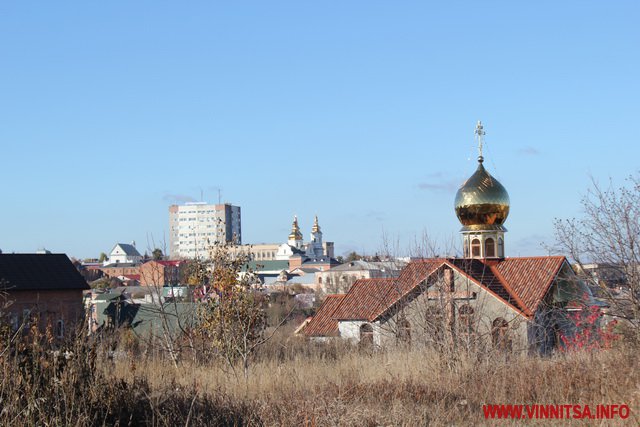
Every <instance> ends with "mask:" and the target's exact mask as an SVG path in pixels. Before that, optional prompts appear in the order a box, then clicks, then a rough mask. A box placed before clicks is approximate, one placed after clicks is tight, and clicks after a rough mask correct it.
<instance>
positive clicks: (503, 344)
mask: <svg viewBox="0 0 640 427" xmlns="http://www.w3.org/2000/svg"><path fill="white" fill-rule="evenodd" d="M491 342H492V344H493V348H495V349H497V350H502V351H511V340H510V339H509V323H507V321H506V320H505V319H503V318H502V317H498V318H497V319H495V320H494V321H493V323H492V324H491Z"/></svg>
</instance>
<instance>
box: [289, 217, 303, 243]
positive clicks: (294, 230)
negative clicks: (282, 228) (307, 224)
mask: <svg viewBox="0 0 640 427" xmlns="http://www.w3.org/2000/svg"><path fill="white" fill-rule="evenodd" d="M289 240H302V233H301V232H300V227H298V217H297V216H294V217H293V224H291V233H289Z"/></svg>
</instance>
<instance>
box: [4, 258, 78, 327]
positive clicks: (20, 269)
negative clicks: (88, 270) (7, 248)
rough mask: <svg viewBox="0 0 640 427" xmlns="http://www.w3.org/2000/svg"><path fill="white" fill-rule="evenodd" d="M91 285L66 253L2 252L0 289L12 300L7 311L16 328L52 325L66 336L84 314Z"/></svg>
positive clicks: (6, 298) (5, 297)
mask: <svg viewBox="0 0 640 427" xmlns="http://www.w3.org/2000/svg"><path fill="white" fill-rule="evenodd" d="M88 289H89V285H87V282H86V281H85V280H84V278H83V277H82V276H81V275H80V273H79V272H78V270H77V269H76V268H75V267H74V265H73V264H72V263H71V261H70V260H69V258H68V257H67V256H66V255H65V254H0V292H1V294H2V297H3V298H4V299H5V300H6V301H7V302H8V303H9V306H8V308H7V309H6V310H5V313H4V314H5V315H7V316H8V318H9V321H10V323H11V326H12V327H13V328H14V330H15V329H18V328H19V327H23V328H24V330H28V329H29V327H31V326H33V325H37V326H38V327H39V328H40V330H41V331H45V329H46V328H47V327H50V328H51V329H52V331H54V334H55V336H57V337H58V338H63V337H64V336H65V333H66V332H68V331H69V329H70V328H71V327H72V326H74V325H75V324H76V323H77V322H78V321H79V320H80V319H81V318H82V317H83V315H84V309H83V304H82V291H84V290H88ZM65 331H66V332H65Z"/></svg>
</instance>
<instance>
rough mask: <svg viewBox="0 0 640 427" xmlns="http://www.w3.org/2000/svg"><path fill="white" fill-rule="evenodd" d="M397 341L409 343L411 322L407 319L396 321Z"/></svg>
mask: <svg viewBox="0 0 640 427" xmlns="http://www.w3.org/2000/svg"><path fill="white" fill-rule="evenodd" d="M398 342H400V343H403V344H411V324H410V323H409V321H408V320H407V319H403V320H401V321H400V322H398Z"/></svg>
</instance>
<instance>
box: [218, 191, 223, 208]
mask: <svg viewBox="0 0 640 427" xmlns="http://www.w3.org/2000/svg"><path fill="white" fill-rule="evenodd" d="M221 193H222V192H221V191H220V188H218V204H220V203H222V201H221V200H222V196H221Z"/></svg>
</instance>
